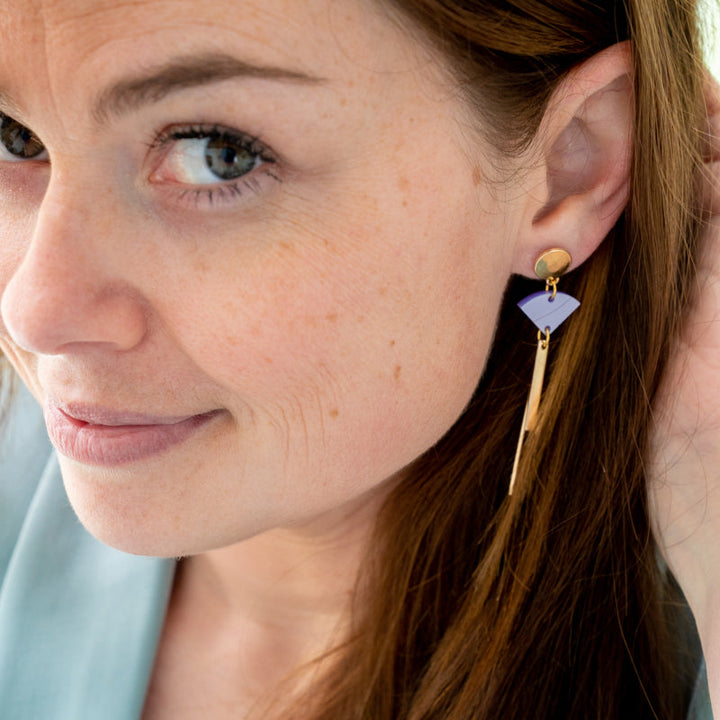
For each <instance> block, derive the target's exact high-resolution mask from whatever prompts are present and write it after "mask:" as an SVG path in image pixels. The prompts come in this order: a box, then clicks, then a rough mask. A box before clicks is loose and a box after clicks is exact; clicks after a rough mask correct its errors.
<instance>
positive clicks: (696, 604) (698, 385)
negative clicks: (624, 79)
mask: <svg viewBox="0 0 720 720" xmlns="http://www.w3.org/2000/svg"><path fill="white" fill-rule="evenodd" d="M706 97H707V99H708V107H709V112H710V123H709V134H708V137H709V144H708V149H707V172H708V183H707V187H706V190H707V198H706V207H707V208H708V209H709V210H710V213H711V217H710V222H709V226H708V231H707V236H706V239H705V242H704V244H703V247H702V252H701V253H700V256H699V259H698V272H697V278H696V282H695V287H694V288H693V299H692V302H691V304H690V308H689V311H688V317H687V321H686V323H685V326H684V329H683V333H682V336H681V337H680V341H679V343H678V344H677V346H676V348H675V351H674V353H673V356H672V358H671V361H670V363H669V365H668V368H667V370H666V374H665V378H664V380H663V387H662V389H661V392H660V396H659V398H658V400H657V419H658V422H657V423H656V426H655V428H654V434H653V436H652V443H651V452H650V463H651V469H652V473H651V479H650V483H649V497H650V502H651V508H652V518H653V520H654V525H655V533H656V536H657V538H658V540H659V544H660V547H661V548H662V550H663V554H664V556H665V558H666V560H667V562H668V565H669V566H670V568H671V569H672V571H673V574H674V575H675V577H676V578H677V579H678V582H679V583H680V586H681V587H682V589H683V592H684V593H685V596H686V598H687V600H688V603H689V605H690V607H691V609H692V611H693V615H694V616H695V621H696V623H697V626H698V631H699V634H700V639H701V641H702V645H703V652H704V655H705V661H706V665H707V673H708V681H709V687H710V697H711V701H712V705H713V708H714V711H715V714H717V713H718V709H720V570H719V568H720V472H718V468H720V451H719V449H720V410H719V409H720V323H719V322H718V318H719V317H720V254H719V253H718V249H717V248H718V240H719V239H720V88H719V87H718V85H717V83H714V82H709V84H708V88H707V93H706Z"/></svg>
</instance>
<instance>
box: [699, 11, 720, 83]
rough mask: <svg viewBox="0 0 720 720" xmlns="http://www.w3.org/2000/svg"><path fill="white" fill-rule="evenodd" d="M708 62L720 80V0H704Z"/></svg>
mask: <svg viewBox="0 0 720 720" xmlns="http://www.w3.org/2000/svg"><path fill="white" fill-rule="evenodd" d="M702 2H703V3H704V6H703V26H704V28H705V33H706V34H705V37H706V43H707V51H708V64H709V65H710V68H711V69H712V71H713V73H714V74H715V77H716V78H718V79H719V80H720V0H702Z"/></svg>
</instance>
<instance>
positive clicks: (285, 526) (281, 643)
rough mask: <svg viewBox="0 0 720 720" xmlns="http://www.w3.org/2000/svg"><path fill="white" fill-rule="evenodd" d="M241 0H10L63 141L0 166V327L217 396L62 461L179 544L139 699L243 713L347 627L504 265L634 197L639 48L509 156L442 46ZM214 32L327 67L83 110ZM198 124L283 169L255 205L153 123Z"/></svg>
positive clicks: (13, 85) (9, 20) (601, 226)
mask: <svg viewBox="0 0 720 720" xmlns="http://www.w3.org/2000/svg"><path fill="white" fill-rule="evenodd" d="M228 5H229V3H226V4H221V3H217V2H201V1H198V0H195V1H194V2H187V1H185V0H172V2H166V1H161V0H153V2H149V0H144V1H143V0H136V1H135V2H117V1H113V2H109V1H105V0H102V1H98V0H80V1H76V2H73V3H68V2H61V1H60V0H46V1H43V0H31V1H28V0H23V1H22V2H20V0H12V1H11V2H9V3H6V4H5V5H4V7H3V13H2V14H0V36H2V37H3V38H6V39H7V40H6V41H4V42H3V43H2V44H0V89H2V92H3V93H4V95H6V99H5V101H4V104H2V105H0V111H2V112H4V113H5V114H6V115H9V116H11V117H13V118H14V119H16V120H18V121H19V122H21V123H23V124H24V125H26V126H27V127H29V128H31V129H32V131H33V132H34V133H35V134H36V135H37V137H38V138H40V139H41V141H42V143H43V144H44V146H45V147H46V148H47V151H48V153H49V155H48V158H49V160H48V159H45V158H42V159H40V160H37V161H29V162H22V163H9V162H0V197H2V199H3V202H4V205H3V212H2V214H1V215H0V290H1V291H2V304H1V305H0V310H1V315H0V319H1V320H2V325H0V346H1V347H2V349H3V350H4V352H5V353H6V354H7V356H8V357H9V358H10V359H11V361H12V363H13V364H14V365H15V367H16V368H17V370H18V372H19V373H20V375H21V376H22V377H23V379H24V380H25V382H26V383H27V384H28V385H29V387H30V388H31V389H32V391H33V392H34V394H35V395H36V397H37V399H38V400H39V401H40V402H41V403H42V404H45V403H46V402H47V399H48V397H54V398H57V399H59V400H61V401H63V402H76V403H90V404H92V405H93V406H99V407H103V408H109V409H113V410H120V411H133V412H140V413H149V414H153V415H171V416H185V415H193V414H199V413H206V412H209V411H219V412H218V414H217V416H216V417H215V418H214V419H213V421H212V422H211V423H209V424H208V425H206V426H204V427H203V428H202V429H201V430H200V431H199V432H197V433H196V434H194V435H193V436H192V437H191V438H190V439H189V440H187V441H186V442H184V443H182V444H180V445H178V446H175V447H173V448H171V449H169V450H168V451H166V452H164V453H162V454H161V455H158V456H156V457H150V458H146V459H143V460H139V461H133V462H130V463H124V464H119V465H114V466H112V467H101V466H98V465H95V464H91V463H83V462H78V461H76V460H73V459H71V458H68V457H64V456H61V457H60V463H61V468H62V473H63V479H64V482H65V485H66V488H67V492H68V495H69V498H70V500H71V502H72V504H73V507H74V508H75V510H76V512H77V514H78V516H79V517H80V519H81V520H82V522H83V524H84V525H85V526H86V527H87V528H88V529H89V530H90V531H91V532H92V533H93V534H94V535H96V536H97V537H98V538H99V539H100V540H102V541H104V542H106V543H108V544H110V545H113V546H115V547H118V548H120V549H123V550H126V551H129V552H133V553H140V554H153V555H166V556H192V557H190V558H189V559H188V560H186V561H185V562H184V564H183V567H182V571H181V572H180V573H179V575H178V580H177V582H176V586H175V589H174V592H173V598H172V601H171V605H170V609H169V612H168V619H167V622H166V627H165V635H164V636H163V640H162V642H161V648H160V653H159V656H158V661H157V666H156V673H155V677H154V678H153V684H152V687H151V691H150V695H149V701H148V706H147V708H146V717H148V718H151V717H152V718H160V717H173V718H184V717H196V716H197V713H199V714H201V715H202V716H204V717H205V716H212V717H214V718H222V717H224V713H228V712H230V714H233V713H235V715H233V716H237V712H238V709H242V710H244V711H249V710H250V708H252V707H253V705H254V704H255V703H256V702H257V701H258V698H261V697H262V696H263V694H264V693H266V692H267V690H268V687H271V686H272V685H273V684H274V683H275V682H276V681H277V680H279V679H280V678H282V677H283V676H284V675H285V674H286V673H287V672H289V671H291V670H293V669H294V668H296V667H297V666H298V665H299V664H301V663H302V662H305V661H307V660H309V659H311V658H313V657H314V656H316V655H317V654H318V653H319V652H321V651H322V650H323V649H324V648H326V647H327V646H328V645H329V644H332V642H333V641H334V640H336V639H337V638H338V637H341V636H342V628H343V623H344V621H345V619H346V618H345V614H344V612H345V609H346V606H347V600H348V597H349V596H350V593H351V590H352V586H353V583H354V579H355V575H356V570H357V565H358V562H359V557H360V555H361V553H362V551H363V549H364V546H365V542H366V539H367V536H368V532H369V530H370V529H371V527H372V522H373V519H374V517H375V515H376V513H377V509H378V507H379V505H380V503H381V502H382V500H383V498H384V497H385V496H386V494H387V492H388V491H389V489H390V488H392V487H393V485H394V484H395V483H397V482H399V481H400V480H401V479H402V474H403V469H404V468H405V467H406V466H407V464H408V463H410V462H411V461H412V460H413V459H415V458H416V457H418V456H419V455H420V454H421V453H422V452H423V451H425V450H426V449H427V448H429V447H431V446H432V445H433V444H434V443H435V442H436V441H437V440H438V439H439V438H440V437H441V436H442V435H443V434H444V433H445V432H446V431H447V429H448V428H449V427H450V426H451V425H452V423H453V422H454V421H455V420H456V419H457V417H458V416H459V414H460V413H461V412H462V410H463V408H464V406H465V405H466V403H467V402H468V400H469V399H470V397H471V394H472V392H473V390H474V388H475V386H476V384H477V382H478V379H479V377H480V375H481V373H482V370H483V365H484V362H485V358H486V356H487V353H488V349H489V345H490V342H491V339H492V335H493V331H494V327H495V322H496V316H497V311H498V306H499V302H500V299H501V296H502V292H503V288H504V286H505V283H506V281H507V279H508V278H509V276H510V274H511V273H512V272H520V273H525V274H527V275H532V267H533V264H534V260H535V259H536V258H537V257H538V255H539V254H540V253H541V252H542V251H544V250H546V249H548V248H549V247H554V246H560V247H565V248H567V249H568V250H570V251H571V253H572V255H573V258H574V265H577V264H579V263H581V262H582V261H583V260H584V259H585V258H586V257H588V255H589V254H590V253H591V252H592V251H593V250H594V248H595V247H596V246H597V245H598V244H599V242H601V240H602V238H603V237H604V236H605V234H606V233H607V232H608V230H609V229H610V227H611V226H612V224H613V223H614V221H615V219H616V218H617V216H618V214H619V213H620V212H621V211H622V208H623V205H624V202H625V197H626V193H627V168H628V158H629V150H628V135H629V130H628V128H629V125H628V123H629V117H630V110H629V108H630V106H631V103H630V97H629V87H630V85H629V83H628V82H627V73H628V69H629V60H628V55H627V49H626V48H620V47H619V48H614V49H611V50H610V51H606V52H605V53H602V54H600V55H599V56H597V57H596V58H594V59H593V60H591V61H589V62H588V63H587V64H586V65H585V66H583V67H582V68H580V69H578V70H577V71H576V72H574V73H573V74H572V75H571V77H570V78H568V80H567V81H566V82H565V83H564V84H563V87H562V88H561V91H560V92H559V93H558V94H557V96H556V97H555V98H554V100H553V102H552V103H551V106H550V108H549V110H548V113H547V116H546V118H545V120H544V122H543V126H542V128H541V132H540V134H539V137H538V142H537V143H536V144H535V145H534V146H533V147H532V148H531V149H529V150H528V152H527V153H526V155H524V156H523V157H521V158H517V159H515V160H514V161H513V164H510V163H509V161H503V160H501V159H499V158H498V157H497V156H496V154H495V153H494V151H493V149H492V148H490V147H489V146H488V145H487V143H486V142H485V141H484V140H483V138H482V133H481V132H478V127H477V121H476V119H475V118H473V116H472V115H471V113H470V111H469V108H467V107H466V106H465V104H464V101H462V99H461V97H460V96H459V94H458V93H457V92H455V91H454V89H453V85H452V80H451V79H450V77H449V75H448V72H447V69H446V68H445V67H444V65H443V62H442V61H441V60H440V59H439V58H438V57H436V56H435V55H434V53H433V52H432V50H430V49H429V48H428V47H426V46H424V45H423V44H422V43H421V42H420V41H419V40H418V39H417V37H415V36H413V35H410V34H408V33H406V32H404V31H403V30H402V27H401V25H399V24H398V23H396V22H395V21H394V20H393V18H391V17H390V16H389V15H387V14H386V13H385V12H383V11H382V10H381V9H379V8H378V7H376V6H375V5H374V4H371V3H370V2H368V1H367V0H344V1H343V2H342V3H336V2H330V1H329V0H308V2H305V3H302V6H300V4H298V3H292V2H290V0H271V1H269V2H268V1H267V0H263V2H260V1H259V0H254V1H251V0H237V2H233V3H232V7H233V13H234V15H233V16H234V17H238V18H242V22H235V23H232V24H229V23H228ZM210 51H211V52H220V51H222V52H225V53H230V54H232V55H234V56H235V57H238V58H241V59H243V60H245V61H248V62H255V63H260V64H262V65H272V66H280V67H284V68H287V69H289V70H291V71H293V72H296V73H305V74H309V75H312V76H315V77H317V78H319V80H318V81H315V82H312V83H307V82H300V81H287V80H283V81H279V80H267V79H258V78H254V79H247V78H246V79H242V80H237V79H236V80H226V81H224V82H222V83H216V84H213V85H208V86H205V87H201V88H194V89H187V90H183V91H180V92H176V93H172V94H170V95H168V96H166V97H164V98H162V99H161V100H158V101H157V102H151V103H148V104H145V105H142V106H141V107H139V108H135V109H132V110H131V111H128V112H125V113H124V114H122V115H121V116H119V117H113V118H109V119H107V118H106V119H104V120H103V122H102V123H100V124H98V123H97V121H96V119H94V118H93V114H92V107H93V104H94V102H95V99H96V97H97V96H98V95H99V94H100V93H102V92H103V91H104V89H105V88H106V87H107V86H108V85H110V84H112V83H113V82H115V81H117V80H119V79H121V78H125V77H127V76H135V75H137V74H138V73H140V72H144V71H146V70H147V69H148V68H151V67H154V66H156V65H157V64H159V63H163V62H165V61H166V60H167V58H168V57H170V56H173V55H177V54H183V55H186V54H188V53H194V52H200V53H207V52H210ZM580 123H581V124H580ZM199 124H211V125H222V126H225V127H228V128H230V129H234V130H240V131H243V132H245V133H247V134H249V135H251V136H254V137H260V138H261V140H262V141H263V142H264V143H265V144H266V145H267V146H269V148H271V150H272V153H273V157H274V158H275V159H276V161H275V162H273V163H267V164H266V165H261V166H259V167H258V168H256V170H254V171H253V178H254V180H256V183H257V184H253V185H252V187H248V186H242V189H241V190H242V191H241V194H240V196H239V197H238V196H237V195H236V194H234V193H232V192H226V193H224V194H223V193H222V192H221V193H220V195H218V196H215V197H214V200H213V202H212V203H211V202H209V200H208V199H207V196H206V195H204V194H203V193H201V192H195V190H197V189H198V186H197V183H195V184H193V185H191V186H190V192H188V191H187V190H188V185H187V177H184V178H183V177H181V175H182V173H181V172H180V171H179V169H178V168H179V167H180V166H179V165H178V163H179V162H180V160H178V156H177V155H175V154H174V153H175V152H176V150H177V147H176V146H173V145H166V146H165V147H164V148H163V149H158V148H152V147H149V145H151V144H152V143H153V141H154V140H155V139H156V136H157V135H158V134H159V133H161V132H163V131H164V130H167V129H168V128H177V127H178V126H187V125H193V126H194V125H199ZM578 127H582V128H583V131H582V132H578ZM183 162H184V161H183ZM181 165H182V163H181ZM519 170H522V172H518V171H519ZM270 171H271V172H272V176H271V175H269V174H268V173H269V172H270ZM508 172H510V173H513V172H514V175H513V178H514V179H513V182H512V183H507V182H501V181H500V176H503V177H507V176H509V175H508V174H507V173H508ZM248 177H249V176H248ZM580 228H582V232H579V229H580ZM149 369H151V371H149ZM152 369H157V371H156V372H153V371H152ZM238 637H242V638H243V648H242V651H241V652H239V651H238V649H237V643H236V641H235V640H234V639H235V638H238ZM218 668H220V669H218ZM238 678H243V680H242V682H238ZM204 713H209V715H208V714H204Z"/></svg>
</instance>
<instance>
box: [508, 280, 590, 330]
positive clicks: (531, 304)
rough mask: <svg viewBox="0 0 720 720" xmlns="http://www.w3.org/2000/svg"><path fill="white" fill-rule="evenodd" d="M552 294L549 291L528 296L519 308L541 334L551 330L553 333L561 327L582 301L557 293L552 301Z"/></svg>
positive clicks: (519, 304)
mask: <svg viewBox="0 0 720 720" xmlns="http://www.w3.org/2000/svg"><path fill="white" fill-rule="evenodd" d="M551 297H552V293H550V292H549V291H547V290H541V291H540V292H536V293H533V294H532V295H528V296H527V297H526V298H523V299H522V300H521V301H520V302H519V303H518V307H519V308H520V309H521V310H522V311H523V312H524V313H525V314H526V315H527V316H528V317H529V318H530V319H531V320H532V321H533V322H534V323H535V326H536V327H537V329H538V330H540V331H541V332H545V328H549V330H550V332H553V331H554V330H555V328H557V327H560V325H562V324H563V323H564V322H565V321H566V320H567V319H568V318H569V317H570V316H571V315H572V314H573V313H574V312H575V311H576V310H577V309H578V308H579V307H580V301H579V300H576V299H575V298H574V297H573V296H572V295H568V294H566V293H561V292H559V293H556V294H555V298H554V299H553V300H551V299H550V298H551Z"/></svg>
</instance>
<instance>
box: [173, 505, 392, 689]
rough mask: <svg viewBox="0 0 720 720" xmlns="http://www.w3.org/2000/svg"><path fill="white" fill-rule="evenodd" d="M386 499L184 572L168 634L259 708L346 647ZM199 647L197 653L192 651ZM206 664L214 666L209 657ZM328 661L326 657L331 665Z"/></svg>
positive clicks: (192, 564)
mask: <svg viewBox="0 0 720 720" xmlns="http://www.w3.org/2000/svg"><path fill="white" fill-rule="evenodd" d="M386 494H387V492H386V491H383V492H382V493H376V494H374V495H373V496H371V497H370V496H368V497H366V498H363V499H362V501H359V502H355V503H354V504H353V505H352V506H347V507H344V508H341V509H337V510H334V511H333V512H332V513H331V514H329V515H325V516H323V517H322V518H318V519H316V520H315V521H313V522H312V523H311V524H308V525H304V526H302V527H292V528H278V529H274V530H272V531H268V532H266V533H263V534H261V535H257V536H255V537H253V538H250V539H248V540H245V541H243V542H241V543H237V544H235V545H231V546H227V547H224V548H219V549H217V550H212V551H209V552H205V553H203V554H200V555H196V556H192V557H190V558H187V559H185V560H183V561H182V562H181V565H180V568H179V571H178V575H177V578H176V584H175V587H174V590H173V597H172V600H171V607H170V614H169V617H168V623H167V627H168V628H169V630H170V631H172V630H173V629H174V630H176V631H177V632H178V633H179V634H180V635H183V636H184V637H185V639H186V643H187V644H186V645H185V647H191V646H193V645H194V646H195V647H198V646H200V647H203V648H207V649H208V651H207V652H208V657H207V662H208V665H212V666H214V667H216V668H217V667H218V662H217V660H218V659H219V658H221V659H222V667H223V668H224V670H223V672H227V673H228V678H234V679H235V681H236V680H237V678H243V685H244V686H245V689H244V693H245V694H246V695H247V696H249V697H254V698H263V697H267V696H269V695H270V694H272V690H273V689H274V688H275V687H277V686H278V685H279V684H280V683H282V682H283V681H284V680H287V679H288V678H290V677H291V676H292V679H291V681H290V687H291V688H292V689H293V690H294V691H297V690H299V689H301V688H303V686H304V685H305V684H306V683H307V682H309V681H310V680H309V679H310V676H311V675H312V674H313V672H321V671H322V670H323V669H324V667H325V666H324V665H313V666H312V668H308V669H311V672H309V673H305V674H301V673H297V674H295V673H296V672H297V671H298V670H299V669H301V668H302V667H303V666H307V665H308V664H309V663H311V662H312V661H313V660H316V659H317V658H319V657H321V656H323V655H324V654H325V653H327V651H328V650H330V649H332V648H333V647H336V646H338V645H339V644H340V643H341V642H342V641H343V640H344V639H345V637H346V633H347V630H348V622H349V619H350V617H349V611H350V605H351V600H352V598H353V593H354V588H355V584H356V580H357V576H358V570H359V567H360V563H361V560H362V557H363V556H364V554H365V553H366V551H367V545H368V540H369V536H370V533H371V532H372V529H373V527H374V522H375V518H376V517H377V513H378V510H379V508H380V506H381V504H382V502H383V500H384V499H385V496H386ZM198 643H199V645H198ZM210 655H212V657H210ZM330 658H331V656H330Z"/></svg>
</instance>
